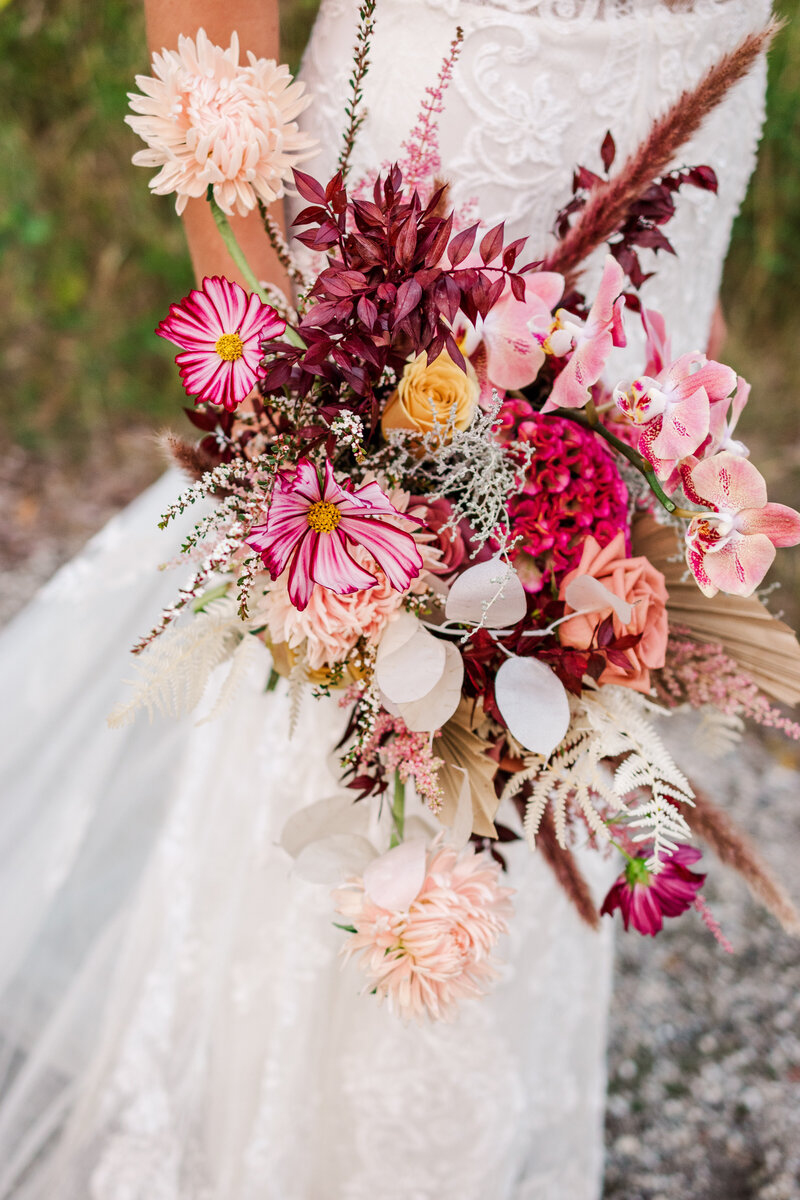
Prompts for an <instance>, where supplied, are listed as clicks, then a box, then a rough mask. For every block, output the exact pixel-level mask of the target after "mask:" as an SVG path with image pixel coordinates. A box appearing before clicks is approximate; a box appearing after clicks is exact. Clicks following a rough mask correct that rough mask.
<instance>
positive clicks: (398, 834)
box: [391, 771, 406, 846]
mask: <svg viewBox="0 0 800 1200" xmlns="http://www.w3.org/2000/svg"><path fill="white" fill-rule="evenodd" d="M392 820H393V821H394V832H393V833H392V840H391V845H392V846H399V845H400V843H401V842H402V840H403V829H404V827H405V823H406V785H405V784H404V783H403V781H402V779H401V778H400V772H399V771H395V775H394V802H393V804H392Z"/></svg>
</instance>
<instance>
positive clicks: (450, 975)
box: [333, 842, 513, 1020]
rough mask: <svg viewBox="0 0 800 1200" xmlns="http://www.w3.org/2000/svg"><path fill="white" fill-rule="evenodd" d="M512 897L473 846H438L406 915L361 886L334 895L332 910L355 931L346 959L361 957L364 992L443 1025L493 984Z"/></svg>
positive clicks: (490, 863) (359, 882)
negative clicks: (499, 942) (441, 1020)
mask: <svg viewBox="0 0 800 1200" xmlns="http://www.w3.org/2000/svg"><path fill="white" fill-rule="evenodd" d="M406 845H407V843H402V844H401V845H400V846H398V847H396V851H401V850H405V848H406ZM396 851H389V854H393V853H395V852H396ZM384 857H388V856H384ZM512 894H513V893H512V889H511V888H505V887H501V886H500V868H499V867H498V865H497V863H495V862H494V861H493V860H492V859H491V858H490V857H489V855H488V854H486V853H481V854H475V853H474V852H473V850H472V847H471V846H468V847H466V848H465V849H464V850H462V851H461V852H460V853H459V852H458V851H457V850H454V849H453V848H452V847H451V846H444V845H441V844H439V843H437V842H435V843H434V844H433V846H432V847H431V848H430V850H429V851H428V855H427V863H426V866H425V874H424V878H423V880H422V884H421V887H420V888H419V890H418V891H417V893H416V895H415V897H414V898H413V899H412V900H411V903H410V904H408V906H407V907H406V908H403V909H400V910H392V909H388V908H384V907H382V906H381V905H380V904H377V903H376V902H375V901H374V900H373V899H372V898H371V896H370V894H369V892H368V890H367V888H366V886H365V882H364V879H354V880H352V881H351V882H350V883H348V884H347V885H345V886H344V887H341V888H338V889H337V890H336V891H335V892H334V893H333V895H334V900H335V902H336V907H337V911H338V912H339V913H340V914H341V916H342V917H343V918H344V920H345V921H347V922H348V924H350V925H352V926H353V927H354V928H355V930H356V932H355V933H354V934H352V935H351V936H350V937H349V938H348V940H347V942H346V944H345V946H344V954H345V955H346V957H347V958H352V957H354V956H358V957H359V965H360V967H361V969H362V970H363V971H364V973H365V974H366V976H367V985H366V986H367V989H368V990H369V991H374V992H375V993H376V994H377V996H378V998H379V999H385V1000H386V1001H387V1002H388V1005H389V1008H390V1009H391V1010H392V1011H393V1012H395V1013H397V1014H398V1015H400V1016H401V1017H414V1018H416V1019H419V1018H421V1017H422V1016H423V1015H425V1014H427V1015H428V1016H429V1017H432V1018H444V1019H445V1020H447V1019H450V1018H452V1017H453V1016H454V1015H455V1013H456V1009H457V1006H458V1003H459V1002H460V1001H461V1000H465V999H469V998H471V997H474V996H481V995H483V994H484V993H485V992H486V990H487V988H488V987H489V985H490V984H491V983H493V982H494V981H495V980H496V979H497V977H498V971H497V964H496V962H495V960H494V958H493V956H492V952H493V950H494V947H495V945H496V943H497V940H498V938H499V937H500V935H501V934H504V933H507V932H508V918H509V917H510V916H511V913H512V907H511V902H510V896H511V895H512Z"/></svg>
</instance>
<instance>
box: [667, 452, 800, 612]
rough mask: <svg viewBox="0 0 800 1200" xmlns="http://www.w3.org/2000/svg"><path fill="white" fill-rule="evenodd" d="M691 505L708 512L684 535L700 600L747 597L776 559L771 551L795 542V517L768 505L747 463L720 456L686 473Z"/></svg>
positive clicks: (798, 534)
mask: <svg viewBox="0 0 800 1200" xmlns="http://www.w3.org/2000/svg"><path fill="white" fill-rule="evenodd" d="M683 486H684V490H685V492H686V494H687V496H688V497H689V499H690V500H693V501H694V502H695V503H696V504H703V505H705V506H707V507H708V508H711V509H713V512H705V513H698V515H697V516H696V517H695V518H694V519H693V520H692V521H691V522H690V523H689V528H688V529H687V531H686V561H687V563H688V564H689V569H690V570H691V572H692V574H693V575H694V577H695V579H696V580H697V583H698V586H699V588H700V591H701V592H702V593H703V594H704V595H705V596H716V594H717V592H728V593H729V594H730V595H732V596H750V595H752V593H753V592H754V591H755V589H756V588H757V587H758V585H759V584H760V583H761V580H762V579H763V578H764V576H765V575H766V573H767V571H768V570H769V568H770V566H771V565H772V560H773V559H774V558H775V547H776V546H796V545H797V544H798V542H800V513H797V512H795V510H794V509H793V508H787V506H786V505H785V504H768V503H767V485H766V483H765V482H764V478H763V476H762V475H761V474H760V472H758V471H757V470H756V468H755V467H754V466H753V464H752V463H751V462H748V461H747V459H746V458H740V457H739V456H738V455H736V454H731V453H729V452H728V451H724V452H723V453H722V454H716V455H715V456H714V457H713V458H707V459H705V460H704V461H703V462H695V464H694V465H693V466H692V467H691V469H690V470H688V471H686V472H685V474H684V479H683Z"/></svg>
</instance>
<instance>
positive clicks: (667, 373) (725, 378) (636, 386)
mask: <svg viewBox="0 0 800 1200" xmlns="http://www.w3.org/2000/svg"><path fill="white" fill-rule="evenodd" d="M735 385H736V375H735V373H734V372H733V371H732V370H731V369H730V367H726V366H723V364H722V363H717V362H708V361H707V360H706V356H705V355H704V354H698V353H693V354H683V355H681V357H680V358H678V359H676V360H675V362H674V363H672V364H671V365H670V366H668V367H666V368H664V369H663V370H661V371H659V373H658V374H657V375H656V376H655V377H653V376H650V375H643V376H641V377H640V378H639V379H634V381H633V383H632V384H631V386H630V389H629V390H627V391H626V390H625V389H623V388H622V387H617V388H615V389H614V400H615V401H616V404H617V407H618V408H619V409H620V410H621V411H622V412H623V413H625V415H626V416H627V417H629V418H630V420H631V421H633V423H634V424H635V425H639V426H641V433H640V435H639V444H638V449H639V453H640V454H642V455H643V457H644V458H646V459H647V460H648V462H650V463H652V464H653V466H654V467H655V471H656V475H657V476H658V478H659V479H661V480H669V479H670V478H671V477H672V476H673V475H674V472H675V469H676V466H677V464H678V463H679V462H680V461H681V460H682V459H684V458H688V457H689V455H691V454H696V453H697V451H698V450H699V449H700V447H701V446H702V445H703V443H704V442H706V440H707V439H708V437H709V434H710V432H711V424H712V418H711V412H712V407H713V406H714V405H720V404H723V405H724V404H725V401H727V399H728V397H729V396H730V394H731V392H732V391H733V389H734V387H735ZM725 407H727V405H726V406H725Z"/></svg>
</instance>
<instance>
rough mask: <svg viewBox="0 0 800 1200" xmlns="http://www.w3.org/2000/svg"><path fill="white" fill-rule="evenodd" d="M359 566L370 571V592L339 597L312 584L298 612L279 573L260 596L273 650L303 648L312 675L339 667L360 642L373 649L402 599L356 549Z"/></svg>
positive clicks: (360, 551)
mask: <svg viewBox="0 0 800 1200" xmlns="http://www.w3.org/2000/svg"><path fill="white" fill-rule="evenodd" d="M350 553H351V555H352V557H353V558H354V559H355V560H356V562H357V563H358V564H359V566H363V567H364V568H366V569H367V570H369V571H372V572H373V574H374V575H375V576H376V578H377V582H376V583H374V584H373V586H372V587H368V588H362V589H361V590H360V591H358V592H350V593H349V594H345V595H342V594H340V593H339V592H334V591H331V589H330V588H327V587H322V585H321V584H318V583H315V584H313V585H312V587H311V595H310V598H309V601H308V604H307V605H306V607H305V608H304V609H298V608H295V606H294V605H293V604H292V602H291V600H290V599H289V591H288V587H287V574H286V573H284V574H283V575H282V576H281V577H280V579H279V580H278V581H277V583H275V584H274V585H273V586H272V587H271V588H270V590H269V591H268V592H267V594H266V596H265V597H264V605H263V608H262V610H261V611H262V612H263V616H264V619H265V620H266V622H267V628H268V629H269V636H270V640H271V641H272V643H273V644H274V645H278V644H280V643H283V642H285V643H286V645H287V646H289V648H290V649H291V650H296V649H297V648H298V647H299V646H303V645H304V646H305V662H306V666H307V667H309V669H310V670H312V671H318V670H320V668H322V667H331V666H333V664H334V663H339V662H344V660H345V659H346V658H347V656H348V654H349V653H350V651H351V650H353V649H354V648H355V646H356V644H357V643H358V641H359V639H360V638H362V637H363V638H365V639H366V641H367V642H369V643H371V644H373V645H375V644H377V642H378V641H379V640H380V636H381V634H382V633H383V631H384V629H385V628H386V626H387V625H388V624H389V622H390V621H391V620H392V618H393V617H394V615H395V614H396V613H397V612H399V610H400V608H401V606H402V604H403V600H404V595H403V593H401V592H398V591H397V590H396V588H393V587H392V585H391V584H390V583H389V580H388V579H387V578H386V576H385V575H384V573H383V571H381V570H380V569H379V568H378V566H377V564H376V563H375V561H374V560H373V559H372V558H371V557H370V555H369V554H368V553H367V552H366V551H365V550H363V549H362V547H360V546H355V545H354V546H352V547H351V548H350Z"/></svg>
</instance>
